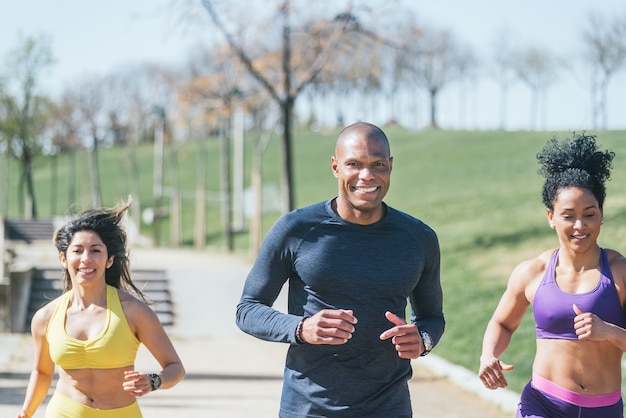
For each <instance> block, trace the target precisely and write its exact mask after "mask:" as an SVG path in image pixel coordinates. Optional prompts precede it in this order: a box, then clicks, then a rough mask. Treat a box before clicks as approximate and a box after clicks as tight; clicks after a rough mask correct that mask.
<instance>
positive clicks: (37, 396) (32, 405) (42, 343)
mask: <svg viewBox="0 0 626 418" xmlns="http://www.w3.org/2000/svg"><path fill="white" fill-rule="evenodd" d="M52 308H53V303H50V304H48V305H46V306H45V307H43V308H41V309H40V310H39V311H37V312H36V313H35V315H34V316H33V320H32V322H31V334H32V336H33V344H34V365H33V371H32V372H31V374H30V379H29V381H28V387H27V389H26V396H25V398H24V404H23V405H22V411H21V412H20V414H19V415H18V418H19V417H32V416H33V415H35V411H37V408H38V407H39V405H41V403H42V402H43V400H44V399H45V398H46V395H47V394H48V389H50V384H51V383H52V378H53V377H54V362H53V361H52V359H51V358H50V351H49V350H48V341H47V339H46V329H47V327H48V321H49V320H50V315H51V313H52Z"/></svg>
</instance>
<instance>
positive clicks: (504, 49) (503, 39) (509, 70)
mask: <svg viewBox="0 0 626 418" xmlns="http://www.w3.org/2000/svg"><path fill="white" fill-rule="evenodd" d="M509 39H510V38H509V36H508V34H507V32H506V31H501V32H499V33H498V34H497V35H496V41H495V44H494V53H493V64H494V65H493V72H494V74H493V75H494V76H495V77H496V79H497V81H498V85H499V86H500V105H499V108H500V129H502V130H505V129H506V128H507V113H508V93H509V88H510V87H511V84H512V83H513V82H514V81H515V68H514V64H513V63H514V52H513V50H512V49H511V46H510V44H509Z"/></svg>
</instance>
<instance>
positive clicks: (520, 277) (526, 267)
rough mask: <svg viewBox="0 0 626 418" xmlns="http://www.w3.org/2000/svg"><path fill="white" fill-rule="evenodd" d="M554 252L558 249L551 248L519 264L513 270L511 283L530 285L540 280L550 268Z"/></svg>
mask: <svg viewBox="0 0 626 418" xmlns="http://www.w3.org/2000/svg"><path fill="white" fill-rule="evenodd" d="M554 251H556V249H555V248H551V249H549V250H546V251H544V252H542V253H540V254H539V255H537V256H535V257H533V258H529V259H526V260H524V261H522V262H521V263H519V264H518V265H517V266H516V267H515V269H514V270H513V273H511V281H516V282H519V283H520V284H529V283H531V282H534V281H536V280H539V279H540V278H541V277H542V276H543V274H544V273H545V271H546V269H547V268H548V265H549V264H550V259H551V258H552V255H553V254H554Z"/></svg>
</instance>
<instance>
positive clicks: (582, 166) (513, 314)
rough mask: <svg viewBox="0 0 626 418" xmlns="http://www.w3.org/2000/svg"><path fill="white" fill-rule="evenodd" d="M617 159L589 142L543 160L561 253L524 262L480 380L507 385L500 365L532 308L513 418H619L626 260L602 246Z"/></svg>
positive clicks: (560, 145)
mask: <svg viewBox="0 0 626 418" xmlns="http://www.w3.org/2000/svg"><path fill="white" fill-rule="evenodd" d="M613 157H614V153H613V152H611V151H608V150H605V151H601V150H599V149H598V146H597V144H596V139H595V137H594V136H591V135H585V134H582V135H577V134H574V135H573V136H572V138H569V139H566V140H563V141H558V140H557V139H556V138H553V139H551V140H550V141H548V143H547V144H546V145H545V147H544V148H543V150H542V151H541V152H540V153H539V154H538V155H537V159H538V160H539V163H540V164H541V169H540V170H539V173H540V174H542V175H543V176H544V177H545V183H544V186H543V192H542V197H543V203H544V205H545V206H546V210H547V217H548V223H549V225H550V227H551V228H552V229H554V230H555V231H556V234H557V237H558V239H559V247H558V248H553V249H550V250H548V251H545V252H543V253H541V254H540V255H539V256H537V257H536V258H533V259H531V260H527V261H524V262H522V263H520V264H519V265H518V266H517V267H516V268H515V270H514V271H513V273H512V274H511V277H510V278H509V282H508V286H507V289H506V291H505V292H504V294H503V295H502V298H501V299H500V302H499V304H498V306H497V308H496V310H495V312H494V314H493V316H492V318H491V320H490V321H489V324H488V325H487V329H486V331H485V335H484V338H483V350H482V355H481V357H480V370H479V373H478V375H479V377H480V379H481V381H482V383H483V384H484V385H485V387H487V388H489V389H497V388H503V387H506V386H507V380H506V378H505V377H504V372H505V371H509V370H511V369H513V366H512V365H510V364H506V363H505V362H503V361H502V360H500V359H499V356H500V355H501V354H502V353H503V352H504V350H505V349H506V348H507V347H508V345H509V343H510V341H511V337H512V335H513V333H514V332H515V330H516V329H517V327H518V326H519V324H520V322H521V321H522V318H523V316H524V313H525V312H526V310H527V308H528V306H529V305H531V304H532V306H533V313H534V318H535V325H536V339H537V340H536V352H535V358H534V362H533V375H532V380H531V381H530V382H529V383H528V384H527V385H526V387H525V388H524V390H523V392H522V395H521V400H520V403H519V407H518V409H517V417H550V418H554V417H577V418H580V417H598V418H599V417H602V418H612V417H620V418H621V417H623V403H622V398H621V382H622V373H621V359H622V353H623V352H624V351H626V329H625V327H626V314H625V311H624V309H625V307H626V258H624V257H623V256H622V255H621V254H620V253H618V252H617V251H614V250H610V249H605V248H602V247H600V246H599V245H598V242H597V240H598V236H599V235H600V229H601V225H602V223H603V205H604V199H605V197H606V187H605V182H606V181H607V180H609V179H610V170H611V168H612V161H613Z"/></svg>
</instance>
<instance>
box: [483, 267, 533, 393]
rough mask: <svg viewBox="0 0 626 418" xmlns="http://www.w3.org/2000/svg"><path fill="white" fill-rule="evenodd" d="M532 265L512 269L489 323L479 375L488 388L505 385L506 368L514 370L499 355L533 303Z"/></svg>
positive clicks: (484, 339)
mask: <svg viewBox="0 0 626 418" xmlns="http://www.w3.org/2000/svg"><path fill="white" fill-rule="evenodd" d="M532 264H533V263H532V262H528V261H526V262H524V263H522V264H520V265H519V266H518V267H517V268H516V269H515V270H514V271H513V273H512V274H511V277H510V278H509V282H508V285H507V288H506V290H505V292H504V294H503V295H502V297H501V298H500V302H499V303H498V306H497V307H496V310H495V311H494V313H493V316H492V317H491V319H490V320H489V323H488V324H487V328H486V330H485V334H484V336H483V349H482V354H481V356H480V369H479V371H478V376H479V377H480V380H481V381H482V382H483V385H485V387H487V388H489V389H497V388H504V387H506V386H507V385H508V382H507V380H506V378H505V377H504V374H503V371H508V370H512V369H513V366H512V365H510V364H506V363H504V362H502V361H501V360H500V359H499V357H500V355H501V354H502V353H503V352H504V350H506V348H507V347H508V346H509V343H510V342H511V337H512V336H513V333H514V332H515V330H516V329H517V327H518V326H519V324H520V323H521V322H522V319H523V318H524V314H525V312H526V310H527V308H528V305H529V304H530V302H529V300H528V296H527V286H528V283H529V282H530V281H531V280H532V278H533V277H534V276H535V274H534V273H533V268H532Z"/></svg>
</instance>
